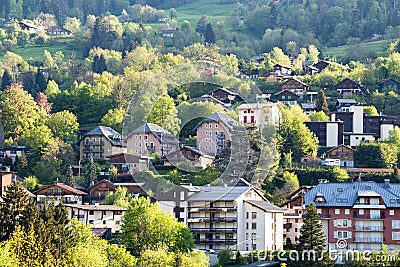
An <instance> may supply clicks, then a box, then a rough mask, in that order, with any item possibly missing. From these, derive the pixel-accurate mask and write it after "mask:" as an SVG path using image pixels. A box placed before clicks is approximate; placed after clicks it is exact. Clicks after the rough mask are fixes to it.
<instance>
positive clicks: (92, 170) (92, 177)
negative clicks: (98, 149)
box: [85, 156, 97, 185]
mask: <svg viewBox="0 0 400 267" xmlns="http://www.w3.org/2000/svg"><path fill="white" fill-rule="evenodd" d="M85 179H86V184H87V185H90V184H91V183H95V182H96V180H97V167H96V164H95V163H94V160H93V157H92V156H90V159H89V166H88V170H87V171H86V173H85Z"/></svg>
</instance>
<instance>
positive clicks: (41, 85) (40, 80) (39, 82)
mask: <svg viewBox="0 0 400 267" xmlns="http://www.w3.org/2000/svg"><path fill="white" fill-rule="evenodd" d="M35 83H36V87H37V92H43V91H44V90H45V89H46V87H47V81H46V78H45V77H44V75H43V73H42V72H41V71H40V70H39V69H38V71H37V72H36V76H35Z"/></svg>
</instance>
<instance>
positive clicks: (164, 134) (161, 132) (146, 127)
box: [126, 122, 179, 143]
mask: <svg viewBox="0 0 400 267" xmlns="http://www.w3.org/2000/svg"><path fill="white" fill-rule="evenodd" d="M134 133H153V134H154V135H155V136H156V137H157V138H158V139H159V140H160V141H161V142H164V143H179V142H178V140H177V139H176V137H175V135H174V134H172V133H170V132H168V131H167V130H165V129H164V128H163V127H161V126H159V125H158V124H155V123H148V122H146V123H145V124H142V125H141V126H139V127H138V128H136V129H135V130H133V131H132V132H131V133H129V135H128V136H127V137H126V138H129V137H130V136H131V135H132V134H134Z"/></svg>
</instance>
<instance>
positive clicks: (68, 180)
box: [65, 165, 75, 186]
mask: <svg viewBox="0 0 400 267" xmlns="http://www.w3.org/2000/svg"><path fill="white" fill-rule="evenodd" d="M65 183H66V184H67V185H69V186H74V184H75V183H74V174H73V171H72V166H71V165H70V166H69V167H68V169H67V173H66V174H65Z"/></svg>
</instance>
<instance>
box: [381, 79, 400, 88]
mask: <svg viewBox="0 0 400 267" xmlns="http://www.w3.org/2000/svg"><path fill="white" fill-rule="evenodd" d="M378 85H379V89H380V90H381V91H383V90H385V89H392V90H393V91H397V90H399V89H400V82H398V81H396V80H395V79H393V78H390V79H386V80H384V81H382V82H379V83H378Z"/></svg>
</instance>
